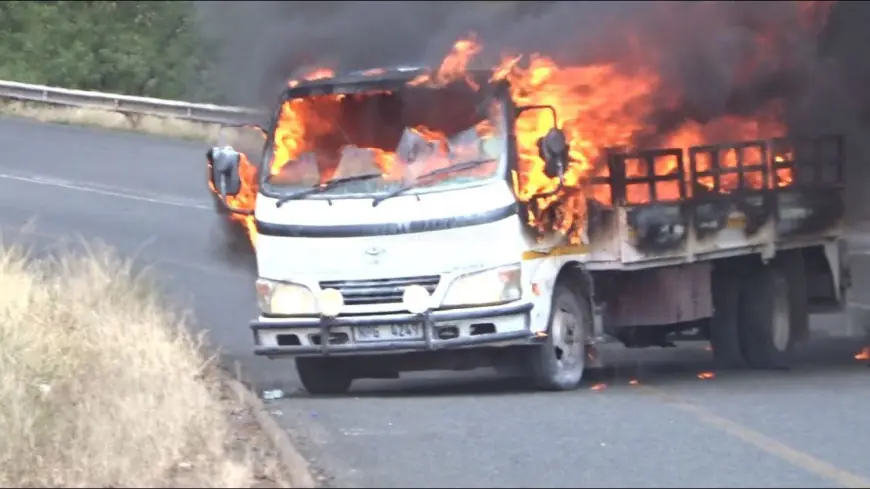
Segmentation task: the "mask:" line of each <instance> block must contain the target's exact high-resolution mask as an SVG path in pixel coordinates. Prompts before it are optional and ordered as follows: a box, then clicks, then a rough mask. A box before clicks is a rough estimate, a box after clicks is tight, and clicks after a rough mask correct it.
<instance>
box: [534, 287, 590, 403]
mask: <svg viewBox="0 0 870 489" xmlns="http://www.w3.org/2000/svg"><path fill="white" fill-rule="evenodd" d="M578 292H581V293H579V294H578ZM591 322H592V311H591V307H590V304H589V299H588V295H587V294H585V293H582V291H577V290H573V289H572V288H569V287H568V286H567V285H566V284H564V283H557V284H556V287H555V290H554V291H553V306H552V309H551V310H550V319H549V321H548V324H547V339H546V341H545V342H544V343H542V344H540V345H536V346H534V347H531V348H530V349H529V351H528V361H529V371H530V373H531V378H532V381H533V382H534V384H535V386H536V387H538V388H539V389H542V390H549V391H566V390H573V389H576V388H577V387H578V386H579V385H580V381H581V380H583V372H584V370H585V369H586V339H587V334H588V331H589V328H590V326H591Z"/></svg>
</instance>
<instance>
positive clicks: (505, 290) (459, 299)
mask: <svg viewBox="0 0 870 489" xmlns="http://www.w3.org/2000/svg"><path fill="white" fill-rule="evenodd" d="M520 275H521V274H520V264H519V263H517V264H515V265H508V266H503V267H498V268H493V269H490V270H484V271H482V272H475V273H469V274H468V275H463V276H461V277H459V278H457V279H456V280H454V281H453V283H451V284H450V287H448V288H447V293H446V294H445V295H444V300H442V301H441V305H442V306H448V307H450V306H473V305H483V304H498V303H500V302H509V301H515V300H518V299H520V298H521V297H522V295H523V292H522V284H521V282H520Z"/></svg>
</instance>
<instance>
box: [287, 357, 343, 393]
mask: <svg viewBox="0 0 870 489" xmlns="http://www.w3.org/2000/svg"><path fill="white" fill-rule="evenodd" d="M296 372H297V373H298V374H299V380H300V381H301V382H302V387H305V390H307V391H308V393H309V394H313V395H331V394H345V393H346V392H347V391H348V390H350V385H351V384H352V383H353V380H354V378H353V375H352V373H351V371H350V370H349V369H347V368H345V366H344V365H342V363H341V360H340V359H335V358H324V357H297V358H296Z"/></svg>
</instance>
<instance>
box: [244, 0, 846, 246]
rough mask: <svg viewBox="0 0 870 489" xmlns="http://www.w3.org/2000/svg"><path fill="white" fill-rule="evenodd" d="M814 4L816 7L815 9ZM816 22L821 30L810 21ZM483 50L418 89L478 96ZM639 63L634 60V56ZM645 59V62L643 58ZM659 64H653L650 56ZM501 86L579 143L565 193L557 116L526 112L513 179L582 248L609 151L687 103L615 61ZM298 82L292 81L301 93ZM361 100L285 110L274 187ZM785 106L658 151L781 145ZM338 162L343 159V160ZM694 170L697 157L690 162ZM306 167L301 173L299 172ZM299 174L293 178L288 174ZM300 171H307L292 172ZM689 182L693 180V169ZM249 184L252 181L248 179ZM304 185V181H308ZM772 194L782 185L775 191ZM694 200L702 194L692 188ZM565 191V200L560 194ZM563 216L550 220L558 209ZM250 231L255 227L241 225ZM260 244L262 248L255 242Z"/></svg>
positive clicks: (504, 76)
mask: <svg viewBox="0 0 870 489" xmlns="http://www.w3.org/2000/svg"><path fill="white" fill-rule="evenodd" d="M805 3H809V2H805ZM815 3H817V4H820V5H816V6H814V7H811V6H802V15H803V16H804V17H805V18H806V19H807V20H808V21H807V24H808V26H807V28H808V29H809V28H810V26H809V24H813V25H816V26H817V25H818V22H820V21H819V19H822V20H821V21H823V20H824V17H825V16H827V13H828V12H829V10H830V5H829V4H830V3H832V2H815ZM810 20H812V21H813V22H815V23H813V22H809V21H810ZM776 39H777V38H776V37H775V36H760V35H759V36H758V39H757V40H758V46H759V48H758V50H757V51H758V52H757V53H755V55H754V58H751V59H749V60H748V61H747V63H746V65H745V66H741V67H738V68H736V69H735V73H733V75H734V77H735V78H737V79H742V78H743V77H745V76H747V73H749V72H751V71H752V70H753V69H754V67H755V66H757V65H758V64H759V60H760V59H761V58H762V57H764V56H773V55H774V54H772V53H774V52H775V50H774V48H775V42H777V41H776ZM630 44H632V45H633V46H634V48H635V49H636V50H638V51H640V49H641V47H642V45H643V43H642V42H640V41H638V40H633V42H632V43H630ZM481 51H482V46H481V45H480V44H479V43H478V42H477V41H476V39H475V37H474V36H469V37H467V38H463V39H459V40H457V41H456V42H455V43H454V45H453V47H452V49H451V51H450V52H449V53H448V54H447V56H446V57H445V58H444V60H443V61H442V62H441V64H440V65H439V66H438V68H437V69H436V70H434V71H432V72H431V73H427V74H424V75H420V76H418V77H417V78H415V79H414V80H412V81H410V82H409V85H412V86H419V85H431V86H441V85H444V84H447V83H450V82H455V81H464V82H465V83H466V84H467V85H468V86H469V87H471V88H472V89H478V88H479V86H478V84H477V82H476V81H475V80H474V79H472V77H471V76H470V75H469V73H468V70H469V67H470V66H471V65H472V63H473V61H474V58H475V56H476V55H478V54H479V53H480V52H481ZM633 58H634V56H633ZM638 58H639V59H644V58H643V57H642V56H640V57H638ZM647 58H649V56H647ZM382 71H383V70H381V69H374V70H369V74H377V73H380V72H382ZM491 73H492V76H491V78H490V80H491V81H499V80H504V81H506V82H508V84H509V87H510V95H511V97H512V99H513V101H514V103H515V104H516V105H518V106H523V105H548V106H552V107H553V108H555V110H556V112H557V114H558V117H559V121H558V124H559V126H560V128H561V129H562V130H563V131H564V133H565V134H566V137H567V140H568V144H569V156H570V162H569V164H568V166H567V168H566V170H565V172H564V177H563V181H562V187H559V184H560V182H559V180H558V179H557V178H550V177H547V176H546V174H545V173H544V163H543V161H542V160H541V159H540V157H539V155H538V147H537V140H538V139H539V138H540V137H542V136H543V135H544V134H545V133H546V132H547V131H548V130H549V129H550V128H551V127H552V125H553V120H552V115H551V114H550V112H549V111H546V110H529V111H525V112H523V113H522V114H521V115H520V116H519V117H518V118H517V120H516V122H515V127H514V132H515V134H516V143H517V162H516V163H517V168H516V170H515V171H514V173H513V182H514V191H515V193H516V195H517V198H518V200H520V201H522V202H530V201H532V200H535V204H536V205H535V206H534V207H535V208H536V209H537V210H536V211H535V212H531V211H530V214H529V216H528V217H527V220H528V222H529V224H531V225H533V226H536V227H537V228H538V229H539V230H540V231H542V232H547V231H552V230H555V231H558V232H561V233H562V234H564V235H565V236H566V237H567V238H568V239H570V240H571V241H572V242H575V243H576V242H577V241H579V239H580V236H581V234H582V228H583V225H584V224H585V218H586V214H587V201H588V199H592V200H595V201H598V202H600V203H601V204H604V205H612V202H611V196H610V189H608V188H607V187H606V186H604V185H592V184H590V179H591V178H593V177H601V176H607V175H608V167H607V165H606V164H604V162H605V161H606V151H607V150H606V148H625V149H630V150H631V149H637V148H636V144H637V141H638V140H639V138H641V137H648V136H649V135H650V134H649V133H650V131H651V128H650V124H649V122H648V121H649V120H650V117H651V116H652V115H653V111H654V110H655V109H656V105H661V104H660V103H659V102H658V101H660V100H661V99H663V98H664V99H673V100H679V98H678V96H677V95H678V94H674V93H672V92H673V90H672V87H665V86H663V84H662V80H661V79H660V77H659V76H658V74H657V73H656V72H655V71H653V70H651V69H646V68H644V67H643V66H641V67H639V68H636V69H635V70H634V71H630V72H629V71H627V70H625V69H623V68H621V67H620V66H619V65H617V64H616V63H613V62H601V63H591V64H585V65H578V66H560V65H559V64H557V63H556V62H555V61H554V60H553V59H551V58H550V57H548V56H545V55H543V54H540V53H535V54H531V55H529V56H527V57H522V56H516V55H510V56H504V57H503V58H502V60H501V62H500V63H499V64H498V65H497V66H495V67H494V68H493V69H492V72H491ZM331 76H333V72H332V71H331V70H327V69H318V70H314V71H312V72H311V73H309V74H308V75H307V76H305V77H304V78H305V79H308V80H313V79H320V78H325V77H331ZM297 83H298V82H296V81H291V82H289V85H290V86H294V85H295V84H297ZM365 96H366V95H364V94H355V95H347V96H345V95H327V96H318V97H311V98H307V99H295V100H291V101H288V102H286V103H284V105H283V106H282V107H281V112H280V117H279V120H278V123H277V127H276V130H275V141H274V153H273V165H272V167H271V168H270V169H269V172H270V174H271V175H273V176H274V177H273V178H276V179H279V181H280V178H281V172H282V168H283V167H284V164H285V163H286V162H288V161H290V160H297V159H298V158H300V157H301V156H302V155H303V153H305V152H307V151H311V150H313V149H316V148H314V147H313V145H314V144H315V141H317V140H318V139H319V138H321V137H329V133H330V132H334V128H333V124H332V123H333V122H334V121H333V117H334V114H336V113H337V112H336V111H337V110H338V108H339V105H338V104H337V102H339V101H341V100H342V99H343V98H344V97H365ZM781 112H782V107H780V106H778V105H777V104H769V105H768V106H765V107H761V108H759V110H757V111H756V113H754V114H752V115H750V116H734V115H728V116H723V117H719V118H715V119H713V120H710V121H707V122H705V123H703V124H702V123H699V122H694V121H684V122H683V123H682V124H680V125H678V126H677V127H676V128H675V129H674V130H672V131H670V132H669V133H668V134H662V135H657V137H658V139H657V141H658V143H659V144H658V145H661V146H665V147H675V148H686V147H689V146H698V145H702V144H705V143H709V142H711V141H716V142H721V141H729V140H732V141H736V140H746V139H749V140H755V139H768V138H772V137H777V136H781V135H783V133H784V125H783V124H782V123H781ZM414 129H415V130H416V131H418V132H419V134H420V135H423V136H424V137H425V138H426V139H427V140H428V141H430V142H431V143H432V144H433V147H435V148H438V147H439V144H440V142H442V141H443V140H444V139H445V135H444V134H440V133H437V134H436V133H433V131H431V129H429V128H426V127H416V128H414ZM477 129H478V131H479V132H480V133H485V132H486V131H488V130H489V128H487V127H486V125H485V124H481V125H480V126H479V127H478V128H477ZM363 149H366V150H368V154H369V155H370V159H371V160H372V161H371V162H372V163H373V164H374V166H375V167H376V168H377V169H379V170H380V171H381V172H382V173H384V175H385V178H387V179H402V178H407V177H408V175H403V174H401V172H402V171H401V170H399V167H400V166H401V165H395V164H394V163H395V159H396V155H395V154H394V153H392V152H389V151H385V150H382V149H376V148H363ZM743 156H744V158H748V159H749V160H750V161H748V163H749V164H752V163H758V164H768V163H769V162H762V161H761V154H760V152H756V153H753V152H752V151H750V150H747V152H746V153H744V154H743ZM788 156H789V155H786V154H782V155H773V158H774V159H775V160H776V161H784V160H788ZM443 157H444V154H443V151H441V150H437V149H436V150H434V151H433V154H432V156H431V158H432V162H433V163H432V164H433V165H434V164H436V163H439V162H442V163H443ZM333 159H334V158H333ZM683 161H684V165H688V163H689V158H688V157H686V155H685V154H684V158H683ZM697 163H698V167H699V169H700V170H704V169H707V168H708V167H709V165H710V164H711V162H710V161H709V159H705V158H704V157H703V155H699V156H698V160H697ZM720 164H721V165H723V166H726V167H728V166H735V165H736V164H737V157H736V155H735V154H734V153H733V152H729V153H725V155H724V158H723V161H721V162H720ZM625 165H626V167H625V172H626V175H627V176H633V175H637V174H640V173H641V172H642V170H643V168H642V166H643V165H642V164H641V162H639V161H632V160H627V161H626V163H625ZM296 166H298V165H294V167H296ZM654 167H655V170H656V173H658V174H662V173H668V172H675V171H676V170H678V163H677V160H676V159H675V158H673V157H662V158H659V159H657V160H656V161H655V162H654ZM316 170H317V171H312V175H311V184H315V185H316V184H317V183H320V182H324V181H326V180H328V179H330V178H332V177H333V176H334V173H335V171H336V168H335V164H334V163H333V164H326V163H322V162H320V161H319V159H318V161H317V163H316ZM288 171H290V170H288ZM292 171H300V170H298V168H297V169H292ZM684 171H685V175H686V178H688V177H689V175H690V172H689V170H688V168H684ZM244 173H245V175H250V174H251V172H250V171H248V170H246V171H245V172H244ZM776 175H777V176H778V184H779V185H788V184H789V183H791V181H792V174H791V170H790V169H787V168H785V169H778V170H777V172H776ZM745 176H746V180H747V181H748V185H749V186H750V187H753V188H761V187H762V186H763V180H762V178H761V172H760V170H758V172H757V173H753V172H748V173H746V174H745ZM736 178H737V177H736V175H723V176H722V178H721V187H720V189H719V191H722V192H728V191H730V190H733V189H734V188H735V186H736ZM296 180H297V181H298V175H297V178H296ZM698 183H699V184H700V185H702V186H704V187H708V188H712V182H711V181H710V179H709V178H700V179H699V182H698ZM768 184H769V185H772V184H773V183H772V182H769V183H768ZM246 185H247V187H248V188H249V189H252V190H253V191H254V195H255V193H256V179H255V178H254V179H253V180H251V181H250V182H247V183H246ZM656 185H657V187H656V194H657V197H658V198H660V199H661V198H664V199H669V198H672V199H676V198H678V197H679V193H678V189H679V185H678V184H677V182H675V181H670V182H659V183H657V184H656ZM687 187H688V188H689V194H690V195H691V193H692V191H693V189H692V188H691V187H692V186H691V185H688V186H687ZM557 189H558V192H554V191H556V190H557ZM548 192H553V194H552V195H550V196H548V197H543V198H540V197H537V195H540V194H542V193H548ZM647 192H648V187H647V185H646V184H643V185H642V186H638V187H637V188H635V187H634V186H632V185H629V186H628V187H627V189H626V193H627V195H626V198H627V199H628V201H629V202H630V203H633V204H637V203H643V202H646V201H648V200H649V199H650V196H649V195H648V194H647ZM238 200H239V201H240V202H239V205H240V206H241V205H245V206H248V207H246V208H252V207H253V199H252V198H250V197H249V196H247V195H246V196H245V197H244V198H242V197H238ZM551 208H552V209H555V210H556V212H547V211H548V210H550V209H551ZM237 220H241V221H243V222H247V220H246V219H238V218H237ZM252 239H254V238H253V237H252Z"/></svg>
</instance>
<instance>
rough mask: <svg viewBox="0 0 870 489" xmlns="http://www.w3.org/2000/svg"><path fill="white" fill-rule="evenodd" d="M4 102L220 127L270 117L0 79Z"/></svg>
mask: <svg viewBox="0 0 870 489" xmlns="http://www.w3.org/2000/svg"><path fill="white" fill-rule="evenodd" d="M0 99H6V100H19V101H27V102H41V103H45V104H52V105H63V106H68V107H83V108H92V109H102V110H110V111H114V112H120V113H124V114H147V115H153V116H158V117H173V118H178V119H187V120H191V121H198V122H212V123H218V124H244V123H248V122H257V121H260V120H262V118H263V117H264V116H265V114H266V112H265V111H262V110H257V109H250V108H245V107H222V106H219V105H211V104H193V103H190V102H181V101H178V100H163V99H159V98H150V97H133V96H130V95H118V94H114V93H103V92H93V91H89V90H71V89H67V88H58V87H49V86H46V85H30V84H27V83H19V82H13V81H5V80H0Z"/></svg>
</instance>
